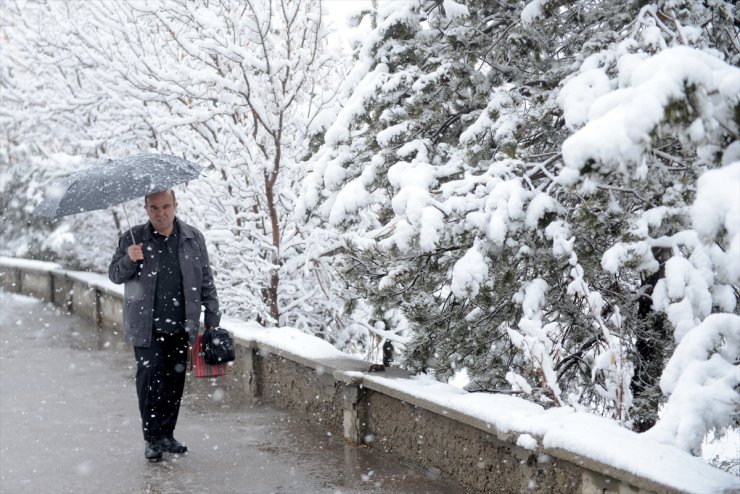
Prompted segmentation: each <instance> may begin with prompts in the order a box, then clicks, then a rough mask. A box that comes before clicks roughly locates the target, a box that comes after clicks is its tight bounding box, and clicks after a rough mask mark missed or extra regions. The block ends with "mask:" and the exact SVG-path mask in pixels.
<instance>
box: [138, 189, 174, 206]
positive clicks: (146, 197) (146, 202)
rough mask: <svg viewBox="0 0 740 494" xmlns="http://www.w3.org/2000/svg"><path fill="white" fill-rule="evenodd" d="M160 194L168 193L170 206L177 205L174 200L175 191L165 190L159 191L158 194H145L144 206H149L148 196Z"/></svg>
mask: <svg viewBox="0 0 740 494" xmlns="http://www.w3.org/2000/svg"><path fill="white" fill-rule="evenodd" d="M162 192H169V193H170V194H171V195H172V204H177V199H176V198H175V189H167V190H160V191H159V192H153V193H151V194H147V195H145V196H144V206H148V205H149V196H153V195H154V194H161V193H162Z"/></svg>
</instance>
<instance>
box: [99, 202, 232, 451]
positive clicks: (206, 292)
mask: <svg viewBox="0 0 740 494" xmlns="http://www.w3.org/2000/svg"><path fill="white" fill-rule="evenodd" d="M144 207H145V209H146V212H147V214H148V215H149V222H148V223H146V224H143V225H137V226H135V227H134V228H133V229H132V235H129V234H128V233H126V234H125V235H123V236H121V238H120V240H119V242H118V249H117V250H116V253H115V254H114V255H113V259H112V260H111V263H110V266H109V268H108V277H109V278H110V279H111V281H112V282H113V283H117V284H120V283H125V285H124V305H123V329H124V339H125V340H126V341H127V342H129V343H131V344H132V345H133V346H134V355H135V356H136V365H137V367H136V393H137V395H138V397H139V411H140V413H141V423H142V429H143V432H144V441H146V447H145V449H144V456H145V457H146V458H147V459H148V460H149V461H151V462H157V461H160V460H161V459H162V453H163V452H166V453H176V454H182V453H185V452H186V451H187V447H186V446H185V445H184V444H182V443H180V442H179V441H177V440H176V439H175V438H174V431H175V425H176V423H177V415H178V412H179V410H180V401H181V398H182V392H183V388H184V386H185V365H186V363H187V352H188V344H189V343H193V342H195V338H196V336H197V334H198V329H199V325H200V311H201V305H202V306H204V307H205V314H204V320H205V325H206V327H215V326H218V324H219V322H220V318H221V313H220V312H219V308H218V306H219V305H218V296H217V294H216V287H215V285H214V283H213V275H212V274H211V268H210V265H209V263H208V252H207V251H206V244H205V240H204V238H203V234H202V233H201V232H200V231H198V230H197V229H195V228H194V227H192V226H190V225H188V224H186V223H185V222H183V221H181V220H179V219H178V218H177V217H176V212H177V201H176V200H175V192H174V191H173V190H165V191H162V192H157V193H155V194H150V195H148V196H146V198H145V199H144ZM132 236H133V238H135V239H136V240H137V242H141V243H136V244H134V241H133V238H132Z"/></svg>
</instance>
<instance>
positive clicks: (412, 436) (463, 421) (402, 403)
mask: <svg viewBox="0 0 740 494" xmlns="http://www.w3.org/2000/svg"><path fill="white" fill-rule="evenodd" d="M0 286H1V287H2V289H3V290H5V291H8V292H16V293H24V294H28V295H32V296H35V297H38V298H41V299H42V300H46V301H52V302H53V303H55V304H57V305H59V306H63V307H68V308H70V309H71V310H72V311H74V312H76V313H78V314H80V315H82V316H84V317H86V318H88V319H90V320H91V321H94V322H96V323H97V324H98V326H99V328H100V344H103V343H102V342H106V343H105V344H106V345H107V344H110V342H111V341H112V340H111V339H112V338H114V339H115V341H114V342H115V343H117V342H118V341H120V339H121V338H120V336H121V335H120V331H121V328H120V325H121V308H122V300H121V296H120V294H118V293H115V292H112V291H108V290H106V289H104V288H101V287H98V286H94V285H92V284H89V283H87V282H85V281H84V280H83V279H78V278H75V277H74V276H72V275H70V274H68V273H66V272H64V271H63V270H52V271H48V272H44V271H43V270H42V269H34V268H33V266H30V267H29V266H26V265H23V264H21V265H20V267H19V266H17V265H12V264H11V265H5V264H3V263H2V262H0ZM236 343H237V360H236V362H235V363H234V365H233V367H232V372H231V373H229V374H227V375H226V376H224V377H222V378H218V379H219V385H220V386H223V388H224V389H225V390H226V393H227V395H228V399H230V400H233V401H235V402H238V401H240V400H241V399H242V398H245V397H257V398H258V399H260V400H263V401H265V402H269V403H271V404H273V405H275V406H277V407H281V408H285V409H288V410H290V411H292V412H293V413H295V414H297V415H300V416H303V417H305V418H306V420H308V421H310V422H313V423H316V424H320V425H321V426H323V427H325V428H326V429H329V430H331V431H335V432H336V433H337V434H342V435H343V436H344V437H345V438H346V440H347V441H349V442H350V443H352V444H364V445H367V446H370V447H373V448H377V449H380V450H382V451H385V452H387V453H389V454H392V455H395V456H397V457H399V458H401V459H403V460H404V461H407V462H410V463H413V464H415V465H417V466H419V467H421V468H424V469H427V471H428V472H429V474H430V475H443V476H446V477H448V478H451V479H453V480H455V481H457V482H459V483H460V484H462V485H465V486H466V488H467V489H468V490H469V491H470V492H491V493H494V492H495V493H519V492H530V493H535V494H536V493H583V494H597V493H598V494H617V493H620V494H623V493H653V492H654V493H671V492H680V491H676V490H674V489H671V488H669V487H667V486H664V485H658V484H655V483H654V482H652V481H650V480H647V479H642V478H636V477H635V476H634V475H632V474H630V473H628V472H625V471H621V470H620V469H618V468H614V467H612V466H610V465H604V464H600V463H598V462H596V461H593V460H590V459H587V458H580V457H577V456H575V455H573V454H572V453H568V452H564V451H557V450H551V449H547V448H544V449H541V450H538V451H530V450H526V449H524V448H521V447H519V446H517V445H516V439H515V438H514V437H511V436H510V435H508V434H507V433H505V432H502V431H496V430H493V429H491V427H490V425H488V424H484V423H480V421H479V419H476V418H475V417H472V416H467V415H463V414H460V413H459V412H455V411H453V410H447V409H444V408H443V407H440V406H439V405H435V404H432V403H428V402H425V401H424V400H423V399H419V398H416V397H414V396H412V395H406V394H404V393H403V392H401V391H398V390H394V389H389V388H385V387H384V386H382V385H378V384H377V383H374V382H372V381H371V380H370V381H368V380H367V379H365V380H363V378H362V374H360V373H358V371H362V372H364V371H366V370H367V369H368V368H369V365H370V364H369V363H368V362H364V361H362V360H357V359H353V358H349V357H348V358H346V359H334V360H330V361H326V360H311V359H306V358H305V357H301V356H298V355H291V354H290V353H289V352H287V351H285V350H283V349H281V348H275V347H270V346H269V345H265V344H258V343H255V342H252V341H241V340H237V341H236ZM384 375H385V376H386V377H389V376H390V377H392V376H394V375H395V376H398V377H405V376H407V374H405V373H404V372H403V371H402V370H399V369H389V370H387V371H386V372H385V373H384ZM200 381H201V382H200V383H195V384H194V386H195V387H202V388H203V390H204V392H207V389H206V388H211V389H212V386H211V384H212V383H209V382H208V381H209V380H207V379H203V380H200Z"/></svg>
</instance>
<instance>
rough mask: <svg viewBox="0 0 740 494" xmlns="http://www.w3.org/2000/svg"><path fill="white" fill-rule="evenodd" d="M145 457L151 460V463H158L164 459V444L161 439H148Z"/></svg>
mask: <svg viewBox="0 0 740 494" xmlns="http://www.w3.org/2000/svg"><path fill="white" fill-rule="evenodd" d="M144 457H145V458H146V459H147V460H149V462H150V463H157V462H158V461H160V460H161V459H162V445H161V444H160V441H158V440H155V441H147V442H146V447H145V448H144Z"/></svg>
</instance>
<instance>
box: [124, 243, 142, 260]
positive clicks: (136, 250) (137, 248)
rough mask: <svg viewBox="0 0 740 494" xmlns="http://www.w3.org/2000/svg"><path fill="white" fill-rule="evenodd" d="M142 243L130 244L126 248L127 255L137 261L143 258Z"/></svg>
mask: <svg viewBox="0 0 740 494" xmlns="http://www.w3.org/2000/svg"><path fill="white" fill-rule="evenodd" d="M143 247H144V244H134V245H131V246H130V247H129V248H128V249H127V252H128V257H129V258H130V259H131V260H132V261H134V262H139V261H143V260H144V250H143Z"/></svg>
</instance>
